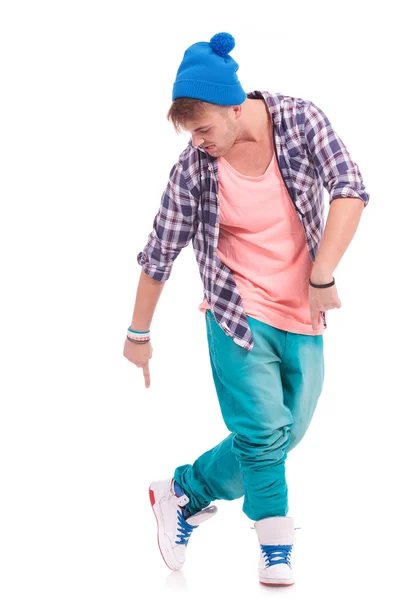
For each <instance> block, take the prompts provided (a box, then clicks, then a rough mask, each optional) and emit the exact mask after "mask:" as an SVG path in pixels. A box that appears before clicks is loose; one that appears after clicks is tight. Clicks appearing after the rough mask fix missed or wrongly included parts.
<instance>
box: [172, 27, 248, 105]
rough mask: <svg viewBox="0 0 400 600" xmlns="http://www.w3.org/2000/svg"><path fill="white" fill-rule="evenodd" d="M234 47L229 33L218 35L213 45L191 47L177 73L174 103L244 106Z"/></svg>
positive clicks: (201, 44)
mask: <svg viewBox="0 0 400 600" xmlns="http://www.w3.org/2000/svg"><path fill="white" fill-rule="evenodd" d="M234 47H235V40H234V38H233V37H232V36H231V35H230V34H229V33H217V34H216V35H214V36H213V37H212V38H211V40H210V42H198V43H197V44H193V45H192V46H190V47H189V48H188V49H187V50H186V52H185V54H184V56H183V60H182V62H181V64H180V67H179V69H178V72H177V74H176V80H175V83H174V87H173V90H172V100H175V99H176V98H182V97H184V98H197V99H198V100H205V101H206V102H212V103H214V104H222V105H224V106H233V105H235V104H242V102H244V101H245V100H246V92H245V91H244V90H243V88H242V86H241V85H240V82H239V79H238V77H237V75H236V71H237V70H238V68H239V65H238V64H237V62H235V61H234V60H233V58H232V57H231V56H229V52H231V50H233V48H234Z"/></svg>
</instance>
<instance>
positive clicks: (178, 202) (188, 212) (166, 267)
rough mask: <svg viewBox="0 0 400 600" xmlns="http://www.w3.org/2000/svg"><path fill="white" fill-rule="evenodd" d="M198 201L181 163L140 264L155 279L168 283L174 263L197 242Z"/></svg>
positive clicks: (167, 190) (170, 179)
mask: <svg viewBox="0 0 400 600" xmlns="http://www.w3.org/2000/svg"><path fill="white" fill-rule="evenodd" d="M197 208H198V200H197V199H196V198H195V197H194V196H193V195H192V194H191V193H190V191H189V189H188V185H187V181H186V179H185V177H184V174H183V171H182V165H181V164H180V163H179V162H178V163H177V164H176V165H174V167H173V168H172V170H171V173H170V176H169V181H168V185H167V187H166V189H165V191H164V193H163V195H162V198H161V204H160V208H159V210H158V213H157V215H156V216H155V218H154V222H153V230H152V231H151V233H150V234H149V236H148V239H147V244H146V246H145V247H144V249H143V250H142V252H139V254H138V256H137V262H138V264H139V265H140V266H142V267H143V269H144V271H145V273H146V274H147V275H149V277H152V278H153V279H155V280H157V281H160V282H164V281H167V279H168V278H169V277H170V275H171V270H172V265H173V262H174V260H175V259H176V258H177V256H178V255H179V253H180V251H181V250H182V249H183V248H185V246H187V245H188V244H189V242H190V240H191V239H192V238H193V236H194V234H195V231H196V228H197Z"/></svg>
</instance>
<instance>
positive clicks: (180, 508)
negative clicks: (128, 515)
mask: <svg viewBox="0 0 400 600" xmlns="http://www.w3.org/2000/svg"><path fill="white" fill-rule="evenodd" d="M149 495H150V502H151V505H152V507H153V512H154V514H155V517H156V520H157V536H158V546H159V548H160V552H161V555H162V557H163V559H164V562H165V564H166V565H167V567H169V568H170V569H172V570H173V571H179V570H180V569H181V568H182V567H183V563H184V562H185V554H186V548H187V545H188V542H189V538H190V536H191V534H192V531H193V530H194V529H196V528H197V527H198V526H199V525H200V523H203V522H204V521H207V519H210V518H211V517H213V516H214V515H215V513H216V512H217V507H216V506H209V507H207V508H205V509H203V510H201V511H199V512H198V513H196V514H194V515H190V512H189V510H188V506H189V498H188V497H187V496H186V495H185V494H184V493H183V490H182V489H181V488H180V487H179V486H178V485H177V484H175V482H174V480H173V479H166V480H165V481H153V483H151V484H150V489H149Z"/></svg>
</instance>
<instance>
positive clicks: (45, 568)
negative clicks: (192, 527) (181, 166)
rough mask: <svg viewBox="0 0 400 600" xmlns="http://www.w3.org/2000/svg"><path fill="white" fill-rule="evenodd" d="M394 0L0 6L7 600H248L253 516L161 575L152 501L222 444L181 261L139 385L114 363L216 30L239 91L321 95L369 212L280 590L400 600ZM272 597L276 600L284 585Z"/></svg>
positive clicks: (0, 540) (297, 494)
mask: <svg viewBox="0 0 400 600" xmlns="http://www.w3.org/2000/svg"><path fill="white" fill-rule="evenodd" d="M393 6H394V3H393V4H392V3H391V2H384V1H381V2H379V3H373V4H367V3H365V2H351V1H347V2H335V3H331V4H328V3H323V2H307V1H305V2H284V3H280V2H271V3H269V2H265V1H263V2H219V3H217V2H216V1H214V2H208V1H205V0H202V1H201V2H196V3H192V2H183V1H182V2H178V1H174V2H165V3H162V4H160V6H159V7H157V6H156V4H155V3H154V2H152V3H150V2H147V3H143V4H142V3H134V2H128V1H120V0H113V1H112V2H111V1H99V0H97V1H96V2H94V1H90V0H79V1H76V0H69V1H68V2H66V1H55V0H54V1H52V2H51V1H48V2H45V1H36V2H22V1H18V0H14V1H13V2H8V3H6V2H3V3H2V4H1V7H2V8H1V13H0V60H1V72H0V81H1V95H0V119H1V132H0V144H1V157H0V159H1V163H0V164H1V181H0V185H1V221H0V227H1V235H0V243H1V248H0V250H1V296H0V298H1V311H0V315H1V329H0V331H1V335H0V342H1V363H0V364H1V415H0V417H1V418H0V461H1V462H0V464H1V468H0V486H1V495H0V503H1V506H0V551H1V556H0V596H1V598H2V600H13V599H17V598H18V599H24V600H26V599H31V598H40V599H41V600H45V599H46V600H47V599H52V600H54V599H55V598H56V599H57V600H64V599H68V600H69V599H71V598H74V599H76V600H77V599H79V600H80V599H85V600H87V599H91V598H93V599H96V600H103V599H114V598H118V599H120V600H123V599H132V598H136V597H140V598H154V597H157V598H158V597H164V596H169V595H175V594H176V593H181V594H182V596H183V597H188V598H200V597H203V596H207V597H210V598H217V597H221V595H223V596H224V597H235V598H236V597H239V596H243V597H246V598H258V597H259V596H263V595H264V596H268V595H271V596H273V595H275V593H276V591H275V590H273V589H272V590H271V589H269V588H264V587H261V586H260V585H259V584H258V577H257V562H258V545H257V542H256V536H255V532H254V531H253V530H252V529H250V527H251V526H252V523H251V522H250V521H249V520H248V519H247V517H245V516H244V514H243V513H242V511H241V506H242V501H241V500H237V501H235V502H232V503H227V502H218V503H217V504H218V507H219V509H220V511H219V514H218V516H217V517H215V518H214V519H213V520H212V521H210V522H209V523H206V524H205V525H204V526H202V527H200V528H199V529H198V530H197V531H196V532H195V534H194V535H193V537H192V540H191V542H190V545H189V549H188V558H187V562H186V566H185V569H184V571H183V572H181V573H177V574H176V573H175V574H170V572H169V571H168V569H167V568H166V566H165V565H164V563H163V561H162V559H161V557H160V555H159V551H158V547H157V543H156V523H155V520H154V517H153V513H152V511H151V507H150V503H149V500H148V486H149V483H150V482H151V481H152V480H153V479H164V478H166V477H169V476H171V475H172V474H173V471H174V469H175V467H176V466H178V465H180V464H184V463H187V462H193V461H194V460H195V458H196V457H197V456H198V455H199V454H201V453H202V452H203V451H205V450H207V449H208V448H210V447H212V446H213V445H215V444H217V443H218V442H219V441H220V440H221V439H222V438H223V437H225V435H227V433H228V432H227V430H226V428H225V426H224V424H223V421H222V418H221V416H220V413H219V408H218V402H217V398H216V394H215V391H214V387H213V382H212V377H211V370H210V367H209V363H208V354H207V345H206V336H205V326H204V322H203V316H202V314H201V313H200V312H199V311H198V310H197V307H198V304H199V303H200V301H201V299H202V286H201V281H200V277H199V274H198V270H197V264H196V262H195V258H194V254H193V251H192V249H191V247H189V248H188V249H185V250H184V251H183V252H182V254H181V256H180V257H179V258H178V260H177V262H176V263H175V266H174V270H173V274H172V277H171V279H170V280H169V282H168V283H167V285H166V287H165V290H164V292H163V296H162V298H161V300H160V303H159V306H158V309H157V312H156V315H155V318H154V320H153V324H152V339H153V346H154V357H153V359H152V361H151V377H152V383H151V388H150V389H149V390H146V389H145V388H144V384H143V377H142V374H141V371H139V370H138V369H137V368H136V367H134V366H133V365H132V364H131V363H129V362H128V361H127V360H126V359H124V358H123V356H122V349H123V343H124V339H125V334H126V328H127V327H128V326H129V324H130V321H131V316H132V310H133V305H134V299H135V294H136V285H137V282H138V277H139V274H140V268H139V267H138V265H137V263H136V256H137V254H138V252H139V251H140V250H141V249H142V248H143V246H144V244H145V243H146V239H147V235H148V233H149V231H150V229H151V226H152V220H153V217H154V215H155V213H156V212H157V209H158V205H159V201H160V198H161V194H162V191H163V189H164V187H165V185H166V183H167V178H168V174H169V171H170V169H171V167H172V166H173V164H174V162H175V161H176V159H177V158H178V156H179V154H180V152H181V151H182V150H183V149H184V147H185V145H186V142H187V138H186V137H185V136H177V135H176V134H175V132H174V130H173V127H172V125H170V124H169V123H168V122H167V120H166V113H167V111H168V108H169V106H170V102H171V90H172V84H173V81H174V78H175V74H176V71H177V69H178V67H179V64H180V61H181V59H182V57H183V53H184V50H185V49H186V48H187V47H188V46H189V45H191V44H192V43H195V42H198V41H208V40H209V39H210V38H211V37H212V35H214V34H215V33H217V32H219V31H228V32H230V33H232V34H233V35H234V37H235V38H236V48H235V49H234V50H233V52H232V56H233V57H234V58H235V59H236V60H237V61H238V63H239V65H240V69H239V71H238V75H239V78H240V80H241V83H242V85H243V87H244V88H245V89H246V91H251V90H254V89H259V90H268V91H270V92H281V93H283V94H287V95H291V96H297V97H302V98H304V99H308V100H312V101H313V102H314V103H315V104H317V105H318V106H319V107H321V108H322V109H323V110H324V112H326V114H327V115H328V117H329V118H330V120H331V122H332V125H333V127H334V128H335V129H336V131H337V132H338V133H339V135H340V136H341V138H342V139H343V141H344V142H345V144H346V145H347V147H348V149H349V151H350V153H351V155H352V157H353V159H354V160H355V161H356V162H357V164H358V165H359V167H360V170H361V172H362V175H363V177H364V182H365V184H366V186H367V190H368V192H369V193H370V195H371V201H370V204H369V206H368V208H367V209H366V210H365V212H364V214H363V217H362V221H361V225H360V228H359V230H358V232H357V234H356V237H355V238H354V241H353V243H352V245H351V246H350V248H349V249H348V252H347V253H346V254H345V257H344V259H343V260H342V262H341V264H340V266H339V268H338V269H337V271H336V273H335V276H336V278H337V284H338V290H339V295H340V298H341V300H342V304H343V307H342V308H341V309H340V311H336V312H332V311H331V312H330V313H329V314H328V323H329V325H328V330H327V331H326V333H325V352H326V354H325V356H326V379H325V387H324V391H323V394H322V396H321V398H320V403H319V406H318V408H317V411H316V413H315V417H314V420H313V422H312V424H311V427H310V429H309V432H308V434H307V436H306V437H305V438H304V440H303V441H302V443H301V444H300V446H298V447H297V448H296V449H295V450H294V451H293V452H292V453H290V454H289V457H288V460H287V476H288V482H289V493H290V496H289V502H290V512H289V514H290V515H291V516H293V517H294V518H295V521H296V526H297V527H301V529H300V530H299V531H298V532H297V538H298V542H297V544H296V547H295V553H294V566H295V569H296V575H297V582H296V585H295V586H294V587H292V588H290V589H287V590H285V591H282V593H284V594H285V595H286V594H288V595H290V597H292V598H308V599H310V598H312V599H313V598H329V599H330V598H336V596H337V595H338V594H340V595H343V596H344V597H345V598H347V597H350V596H351V595H352V594H357V595H359V596H361V595H363V594H366V593H367V591H368V592H372V593H373V594H375V593H376V594H378V593H379V595H380V596H381V597H384V596H385V597H386V596H387V597H393V596H394V595H395V593H396V592H395V586H396V585H397V584H396V575H397V573H396V570H397V569H396V568H397V564H396V563H397V560H398V538H399V525H398V514H397V511H398V506H399V499H400V498H399V493H398V491H397V483H398V482H397V478H398V458H399V452H398V446H397V436H398V420H399V415H400V413H399V390H398V385H397V383H398V377H399V373H398V371H399V364H398V363H399V345H398V342H399V317H398V315H399V309H398V304H399V296H398V292H397V290H398V273H399V269H398V258H399V245H398V244H399V216H400V212H399V191H398V179H397V178H398V165H399V160H398V142H399V128H398V122H399V106H398V93H397V92H396V90H395V87H396V79H397V76H396V75H395V73H396V72H397V67H398V66H397V63H396V58H395V55H396V54H397V56H398V50H399V48H398V44H397V40H398V34H397V31H396V29H395V27H396V20H395V18H394V13H393V11H394V8H390V7H393ZM279 593H280V592H279Z"/></svg>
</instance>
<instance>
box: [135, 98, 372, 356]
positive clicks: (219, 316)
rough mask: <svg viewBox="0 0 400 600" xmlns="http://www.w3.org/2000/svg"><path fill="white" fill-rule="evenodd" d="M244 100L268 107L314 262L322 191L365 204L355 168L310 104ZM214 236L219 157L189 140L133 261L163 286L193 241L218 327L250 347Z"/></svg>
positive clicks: (283, 170)
mask: <svg viewBox="0 0 400 600" xmlns="http://www.w3.org/2000/svg"><path fill="white" fill-rule="evenodd" d="M247 97H248V98H260V99H262V98H263V99H264V100H265V102H266V103H267V106H268V108H269V112H270V114H271V118H272V123H273V138H274V144H275V152H276V156H277V159H278V164H279V167H280V171H281V174H282V178H283V181H284V183H285V184H286V187H287V190H288V193H289V195H290V197H291V199H292V201H293V203H294V206H295V208H296V210H297V214H298V216H299V219H300V221H301V222H302V224H303V227H304V232H305V239H306V243H307V248H308V251H309V253H310V256H311V260H312V261H313V262H314V260H315V257H316V255H317V251H318V247H319V244H320V242H321V238H322V234H323V230H324V198H323V196H324V189H323V188H324V187H325V188H326V189H327V190H328V192H329V203H330V202H331V201H332V200H334V199H335V198H342V197H345V196H346V197H353V198H360V199H361V200H362V201H363V202H364V204H365V205H367V204H368V201H369V195H368V193H367V192H366V190H365V187H364V184H363V180H362V177H361V173H360V171H359V168H358V166H357V164H356V163H355V162H354V161H353V160H352V159H351V157H350V154H349V152H348V151H347V149H346V147H345V145H344V143H343V142H342V140H341V139H340V138H339V137H338V135H337V133H336V132H335V131H334V130H333V128H332V126H331V124H330V122H329V120H328V118H327V116H326V115H325V114H324V113H323V112H322V110H321V109H320V108H318V107H317V106H316V105H315V104H313V103H312V102H310V101H307V100H302V99H301V98H292V97H290V96H284V95H282V94H279V93H277V94H270V93H269V92H258V91H255V92H252V93H250V94H247ZM218 233H219V203H218V168H217V159H216V158H214V157H211V156H210V155H209V154H207V153H206V152H205V151H204V150H201V149H199V148H196V147H194V146H193V144H192V141H190V142H189V143H188V145H187V147H186V149H185V150H184V151H183V152H182V154H181V155H180V157H179V160H178V162H177V163H176V164H175V165H174V167H173V168H172V170H171V173H170V176H169V182H168V185H167V187H166V189H165V191H164V193H163V196H162V199H161V205H160V208H159V210H158V213H157V215H156V217H155V219H154V223H153V230H152V232H151V233H150V235H149V237H148V240H147V244H146V246H145V248H144V249H143V251H142V252H140V253H139V255H138V257H137V260H138V263H139V265H141V266H142V267H143V268H144V271H145V273H146V274H147V275H149V276H150V277H152V278H153V279H156V280H157V281H160V282H164V281H166V280H167V279H168V278H169V276H170V274H171V269H172V265H173V262H174V260H175V259H176V257H177V256H178V254H179V253H180V251H181V250H182V248H184V247H185V246H187V245H188V244H189V242H190V240H192V244H193V248H194V252H195V255H196V260H197V263H198V265H199V270H200V276H201V279H202V281H203V286H204V297H205V298H206V299H207V300H208V302H209V304H210V306H211V310H212V311H213V313H214V316H215V319H216V321H217V323H218V324H219V326H220V327H221V328H222V329H223V330H224V331H225V333H226V334H227V335H228V336H230V337H232V338H233V340H234V341H235V342H236V343H237V344H239V345H240V346H242V347H243V348H245V349H246V350H252V348H253V346H254V341H253V337H252V334H251V330H250V327H249V325H248V321H247V317H246V314H245V311H244V308H243V304H242V301H241V298H240V295H239V291H238V289H237V287H236V283H235V280H234V277H233V274H232V271H231V270H230V269H229V268H228V267H227V266H226V265H224V264H223V263H222V262H221V261H220V260H219V258H218V255H217V245H218ZM323 317H324V324H325V327H326V319H325V314H323Z"/></svg>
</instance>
